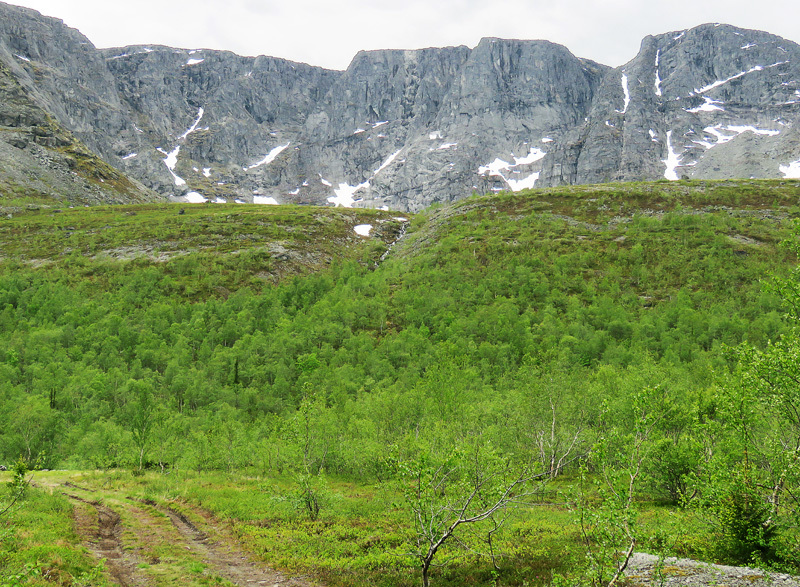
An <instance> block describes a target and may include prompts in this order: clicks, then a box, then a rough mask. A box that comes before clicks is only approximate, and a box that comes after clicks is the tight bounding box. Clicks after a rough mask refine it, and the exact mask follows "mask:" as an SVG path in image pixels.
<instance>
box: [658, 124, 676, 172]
mask: <svg viewBox="0 0 800 587" xmlns="http://www.w3.org/2000/svg"><path fill="white" fill-rule="evenodd" d="M667 153H668V154H667V158H666V159H662V160H661V162H662V163H663V164H664V165H666V166H667V169H666V171H664V177H665V178H667V179H668V180H670V181H677V180H678V173H677V171H676V169H677V168H678V167H680V165H681V158H680V155H678V154H677V153H676V152H675V151H674V150H673V148H672V131H671V130H668V131H667Z"/></svg>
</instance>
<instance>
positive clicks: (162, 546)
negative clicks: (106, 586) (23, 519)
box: [60, 483, 313, 587]
mask: <svg viewBox="0 0 800 587" xmlns="http://www.w3.org/2000/svg"><path fill="white" fill-rule="evenodd" d="M60 489H61V490H62V492H63V493H64V495H65V496H67V497H68V498H69V499H70V500H72V501H73V502H74V503H75V504H76V508H75V523H76V529H77V531H78V532H79V534H80V535H81V536H82V537H83V540H84V542H85V544H86V546H87V547H88V548H89V550H90V551H91V552H92V553H93V554H94V555H95V556H96V557H97V558H98V560H100V559H105V560H106V569H107V570H108V573H109V575H110V578H111V579H112V580H113V581H114V583H116V584H118V585H121V586H122V587H150V586H158V585H167V584H172V585H174V584H176V579H177V581H178V583H179V584H181V585H192V584H198V585H199V584H208V583H209V581H212V582H215V583H214V584H223V585H238V586H251V585H267V586H270V587H273V586H277V585H280V586H281V587H284V586H285V587H312V585H313V584H312V583H311V582H309V581H308V580H306V579H304V578H295V577H287V576H285V575H283V574H282V573H279V572H277V571H275V570H272V569H269V568H267V567H266V566H264V565H262V564H259V563H257V562H255V561H254V560H253V559H252V557H250V556H249V555H248V554H247V553H245V552H244V551H243V550H242V548H241V546H240V545H239V544H238V543H236V541H235V540H233V539H232V537H231V536H230V535H229V534H228V532H227V531H226V529H225V528H224V526H223V524H220V523H219V522H217V521H216V520H214V519H213V518H212V517H211V516H210V515H209V514H207V513H206V512H200V511H197V510H193V509H187V508H188V506H186V504H182V505H181V509H182V510H183V511H188V512H189V513H190V515H187V514H186V513H183V512H182V511H178V510H177V509H173V508H170V507H168V506H166V505H162V504H158V503H156V502H154V501H151V500H135V499H132V498H126V497H122V496H116V495H114V496H110V495H108V492H103V493H104V495H103V496H102V498H103V501H105V502H106V503H104V502H103V501H101V499H100V498H99V497H97V496H96V495H95V492H92V491H90V490H89V489H86V488H83V487H79V486H76V485H73V484H71V483H67V484H65V485H63V486H61V487H60ZM112 502H113V503H112ZM190 518H193V519H194V520H196V521H197V523H196V522H195V521H192V519H190ZM198 526H202V527H198ZM186 568H189V569H191V571H190V572H186V570H185V569H186Z"/></svg>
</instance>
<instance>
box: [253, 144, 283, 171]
mask: <svg viewBox="0 0 800 587" xmlns="http://www.w3.org/2000/svg"><path fill="white" fill-rule="evenodd" d="M290 144H291V143H286V144H285V145H278V146H277V147H275V148H274V149H272V150H271V151H270V152H269V153H267V154H266V155H265V156H264V158H263V159H262V160H261V161H259V162H258V163H253V164H252V165H251V166H249V167H242V169H243V170H244V171H250V170H251V169H255V168H256V167H261V166H262V165H269V164H270V163H272V162H273V161H275V158H276V157H277V156H278V155H280V154H281V152H282V151H283V150H284V149H285V148H286V147H288V146H289V145H290Z"/></svg>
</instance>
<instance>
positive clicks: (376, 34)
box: [12, 0, 800, 69]
mask: <svg viewBox="0 0 800 587" xmlns="http://www.w3.org/2000/svg"><path fill="white" fill-rule="evenodd" d="M12 3H13V4H17V5H21V6H27V7H29V8H34V9H36V10H38V11H40V12H42V13H43V14H46V15H48V16H54V17H57V18H61V19H63V20H64V21H65V22H66V23H67V24H68V25H69V26H71V27H74V28H77V29H79V30H80V31H81V32H82V33H84V34H85V35H86V36H87V37H89V39H90V40H91V41H92V42H93V43H94V44H95V45H96V46H98V47H112V46H122V45H134V44H161V45H169V46H173V47H182V48H187V49H199V48H207V49H226V50H229V51H233V52H235V53H238V54H240V55H270V56H274V57H283V58H286V59H292V60H295V61H301V62H305V63H310V64H312V65H319V66H323V67H328V68H332V69H345V68H346V67H347V65H348V63H350V60H351V59H352V58H353V56H354V55H355V54H356V53H357V52H358V51H359V50H361V49H419V48H422V47H443V46H447V45H467V46H470V47H474V46H475V45H476V44H477V43H478V41H479V40H480V39H481V37H503V38H515V39H547V40H549V41H553V42H555V43H560V44H562V45H565V46H566V47H568V48H569V49H570V50H571V51H572V52H573V53H574V54H575V55H577V56H579V57H588V58H590V59H594V60H595V61H599V62H601V63H604V64H606V65H611V66H618V65H622V64H623V63H625V62H627V61H628V60H630V59H632V58H633V57H634V56H635V55H636V53H637V51H638V50H639V44H640V42H641V39H642V38H643V37H645V36H646V35H648V34H659V33H664V32H669V31H673V30H682V29H685V28H690V27H693V26H696V25H699V24H703V23H705V22H724V23H727V24H732V25H736V26H740V27H743V28H753V29H760V30H765V31H768V32H770V33H773V34H776V35H780V36H782V37H786V38H788V39H790V40H793V41H795V42H798V41H800V3H798V2H797V0H761V1H759V2H753V1H752V0H704V1H703V2H698V1H697V0H661V1H653V0H338V1H331V0H327V1H320V0H135V1H130V0H128V1H120V0H16V1H15V0H12Z"/></svg>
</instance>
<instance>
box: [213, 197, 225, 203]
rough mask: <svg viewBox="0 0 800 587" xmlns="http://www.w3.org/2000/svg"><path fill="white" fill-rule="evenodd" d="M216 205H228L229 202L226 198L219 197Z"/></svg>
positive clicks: (215, 201)
mask: <svg viewBox="0 0 800 587" xmlns="http://www.w3.org/2000/svg"><path fill="white" fill-rule="evenodd" d="M214 203H215V204H227V203H228V200H226V199H225V198H220V197H217V199H215V200H214Z"/></svg>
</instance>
